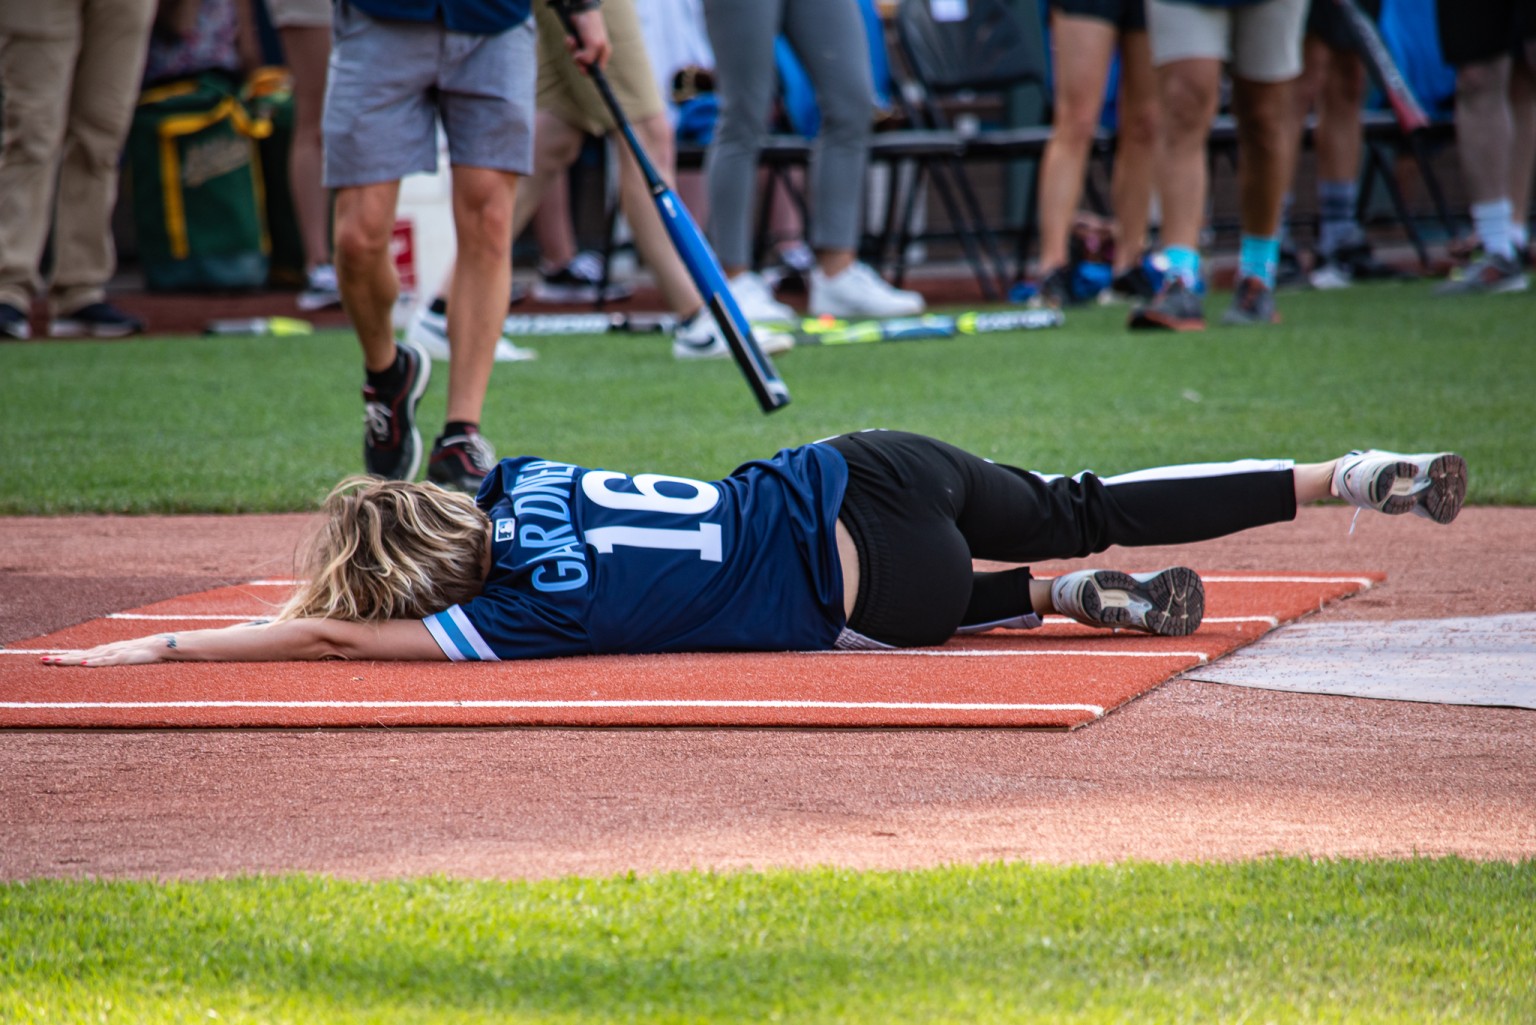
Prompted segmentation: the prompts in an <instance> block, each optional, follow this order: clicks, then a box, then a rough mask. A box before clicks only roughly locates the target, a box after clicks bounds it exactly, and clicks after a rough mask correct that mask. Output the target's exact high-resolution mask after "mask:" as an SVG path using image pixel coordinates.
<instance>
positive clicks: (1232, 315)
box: [1221, 278, 1280, 325]
mask: <svg viewBox="0 0 1536 1025" xmlns="http://www.w3.org/2000/svg"><path fill="white" fill-rule="evenodd" d="M1221 322H1222V323H1223V324H1233V325H1248V324H1278V323H1280V311H1279V310H1277V309H1275V290H1274V289H1273V288H1270V287H1269V286H1268V285H1266V284H1264V282H1262V281H1260V280H1259V279H1258V278H1244V279H1243V280H1241V281H1239V282H1238V283H1237V291H1236V292H1234V293H1232V305H1231V306H1229V307H1228V308H1227V312H1226V313H1224V314H1222V316H1221Z"/></svg>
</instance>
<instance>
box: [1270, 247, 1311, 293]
mask: <svg viewBox="0 0 1536 1025" xmlns="http://www.w3.org/2000/svg"><path fill="white" fill-rule="evenodd" d="M1307 283H1308V282H1307V272H1306V271H1305V270H1303V269H1302V266H1301V255H1300V254H1299V253H1297V252H1296V247H1295V246H1292V245H1283V246H1281V247H1280V257H1279V259H1278V261H1277V262H1276V264H1275V287H1276V288H1305V287H1306V286H1307Z"/></svg>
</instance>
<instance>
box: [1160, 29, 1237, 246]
mask: <svg viewBox="0 0 1536 1025" xmlns="http://www.w3.org/2000/svg"><path fill="white" fill-rule="evenodd" d="M1220 84H1221V63H1220V62H1219V61H1215V60H1206V59H1203V58H1202V59H1194V60H1180V61H1174V62H1173V63H1171V64H1165V65H1163V66H1162V67H1160V68H1158V69H1157V93H1158V98H1159V99H1160V100H1161V102H1162V126H1163V127H1162V139H1163V162H1162V166H1161V167H1160V168H1159V169H1158V174H1157V178H1158V195H1159V196H1160V197H1161V198H1162V204H1163V243H1164V244H1165V245H1169V246H1182V247H1184V248H1187V249H1192V250H1198V249H1199V247H1200V228H1201V226H1202V225H1203V224H1204V223H1205V195H1206V189H1207V187H1208V182H1207V174H1206V166H1205V160H1206V151H1205V145H1206V140H1207V138H1208V137H1209V136H1210V128H1211V119H1212V118H1213V117H1215V116H1216V105H1217V101H1218V99H1219V98H1220V89H1219V86H1220Z"/></svg>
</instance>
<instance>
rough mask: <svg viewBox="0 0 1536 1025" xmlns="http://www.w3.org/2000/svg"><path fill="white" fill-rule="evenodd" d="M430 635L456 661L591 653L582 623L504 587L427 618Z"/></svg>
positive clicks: (501, 659)
mask: <svg viewBox="0 0 1536 1025" xmlns="http://www.w3.org/2000/svg"><path fill="white" fill-rule="evenodd" d="M422 622H423V623H424V624H426V627H427V631H428V632H429V633H430V634H431V635H432V638H433V640H435V641H437V646H438V647H439V648H442V649H443V654H445V655H447V656H448V658H449V659H451V660H452V661H454V662H500V661H504V660H508V659H520V658H556V657H559V656H562V655H586V654H591V652H592V647H591V644H590V642H589V641H588V640H587V633H586V630H585V629H584V628H583V627H582V625H581V624H580V623H579V622H576V621H575V620H574V619H571V618H568V617H567V616H564V615H561V614H560V613H559V612H558V611H557V610H554V609H551V608H549V607H548V606H543V605H540V604H538V603H536V602H532V601H529V600H528V599H526V598H524V597H523V596H522V595H520V594H518V593H516V592H515V591H511V590H508V589H505V588H500V589H497V590H496V591H494V592H490V593H485V594H481V595H478V596H477V597H474V598H471V599H470V600H469V601H467V602H463V603H462V604H459V605H454V606H453V607H451V608H449V609H447V610H445V611H443V612H439V613H437V614H436V615H432V616H427V617H426V618H425V619H423V620H422Z"/></svg>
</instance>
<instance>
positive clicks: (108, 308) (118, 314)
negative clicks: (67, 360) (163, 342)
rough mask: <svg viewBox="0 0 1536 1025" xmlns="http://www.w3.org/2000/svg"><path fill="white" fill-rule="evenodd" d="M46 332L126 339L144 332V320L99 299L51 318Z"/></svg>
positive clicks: (60, 335) (73, 336) (74, 336)
mask: <svg viewBox="0 0 1536 1025" xmlns="http://www.w3.org/2000/svg"><path fill="white" fill-rule="evenodd" d="M48 333H49V334H50V335H52V336H53V337H55V338H127V337H128V336H129V335H137V334H143V333H144V322H143V321H142V320H140V319H139V318H138V317H135V316H133V315H131V314H128V313H124V312H123V311H122V310H120V309H118V308H117V307H116V306H113V305H112V304H111V303H105V302H99V303H91V304H89V305H87V306H82V307H80V308H79V309H78V310H76V311H75V312H73V313H67V314H65V315H64V316H62V317H54V318H53V322H52V323H50V324H49V325H48Z"/></svg>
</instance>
